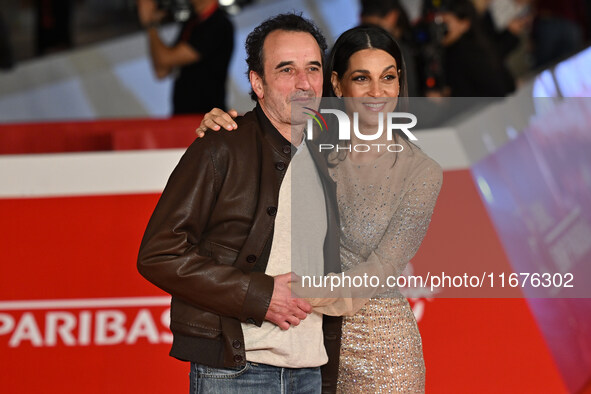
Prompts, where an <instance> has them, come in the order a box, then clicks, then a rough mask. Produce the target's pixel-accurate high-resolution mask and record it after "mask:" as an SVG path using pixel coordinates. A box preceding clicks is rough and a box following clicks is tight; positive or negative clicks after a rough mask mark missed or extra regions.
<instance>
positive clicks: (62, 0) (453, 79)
mask: <svg viewBox="0 0 591 394" xmlns="http://www.w3.org/2000/svg"><path fill="white" fill-rule="evenodd" d="M121 1H124V0H121ZM188 1H189V0H187V2H188ZM417 1H418V2H421V0H416V1H414V0H413V1H412V2H410V1H404V0H360V5H361V15H360V23H371V24H377V25H380V26H382V27H383V28H384V29H386V30H388V31H389V32H390V33H391V34H392V35H393V36H394V37H395V38H396V39H397V41H398V42H399V43H400V45H401V47H402V50H403V53H404V57H405V61H406V66H407V70H408V73H407V79H408V86H409V95H410V96H411V97H412V96H415V97H423V96H456V97H500V96H505V95H508V94H510V93H511V92H513V91H514V90H515V89H516V86H517V85H518V84H519V78H520V77H522V76H524V75H525V76H527V75H528V74H529V73H532V72H536V71H539V70H541V69H542V68H544V67H547V66H549V65H551V64H552V63H554V62H556V61H558V60H560V59H563V58H565V57H568V56H569V55H571V54H573V53H575V52H577V51H579V50H581V49H582V48H584V47H585V46H586V45H588V43H589V41H590V38H591V34H590V20H591V18H590V15H591V0H560V1H556V0H422V5H421V6H420V12H419V13H418V17H414V18H413V19H411V18H409V16H408V15H409V13H408V8H407V7H408V6H409V4H413V6H414V5H416V2H417ZM29 3H30V4H31V6H34V7H35V10H36V11H35V14H34V15H35V31H36V50H35V53H36V55H37V56H42V55H44V54H47V53H52V52H55V51H57V50H66V49H69V48H72V46H73V45H74V43H75V40H74V39H73V38H72V28H71V24H72V15H73V12H72V7H74V6H76V5H79V3H84V0H76V1H74V0H34V1H29ZM131 3H133V1H131ZM158 3H159V4H165V3H166V2H165V1H159V2H158ZM168 3H174V2H170V1H169V2H168ZM253 4H255V5H256V1H255V2H253ZM415 15H416V13H415ZM235 17H236V18H240V14H237V15H236V16H235ZM7 18H9V16H8V15H6V14H5V13H3V12H2V10H0V68H4V69H9V68H11V67H13V65H14V56H13V50H12V49H13V48H11V44H10V32H9V29H8V28H7V20H6V19H7Z"/></svg>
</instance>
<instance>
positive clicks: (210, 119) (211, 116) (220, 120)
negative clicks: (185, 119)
mask: <svg viewBox="0 0 591 394" xmlns="http://www.w3.org/2000/svg"><path fill="white" fill-rule="evenodd" d="M237 116H238V112H237V111H236V110H235V109H231V110H229V111H228V112H227V113H226V112H224V111H223V110H221V109H219V108H214V109H212V110H211V111H209V112H208V113H206V114H205V115H204V116H203V120H201V124H200V125H199V127H197V129H196V130H195V133H197V137H199V138H201V137H203V136H204V135H205V130H207V129H212V130H215V131H218V130H219V129H220V126H221V127H223V128H225V129H226V130H228V131H232V130H236V129H237V128H238V125H237V124H236V122H234V119H233V118H235V117H237Z"/></svg>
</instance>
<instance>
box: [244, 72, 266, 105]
mask: <svg viewBox="0 0 591 394" xmlns="http://www.w3.org/2000/svg"><path fill="white" fill-rule="evenodd" d="M248 79H250V86H251V87H252V91H253V92H254V94H256V95H257V97H258V98H259V99H262V98H264V96H265V95H264V93H263V92H264V90H263V78H262V77H261V76H260V75H259V74H258V73H257V72H255V71H252V70H251V71H250V72H249V73H248Z"/></svg>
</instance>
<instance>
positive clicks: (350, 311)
mask: <svg viewBox="0 0 591 394" xmlns="http://www.w3.org/2000/svg"><path fill="white" fill-rule="evenodd" d="M401 144H403V146H404V150H403V151H402V152H401V153H399V154H398V156H396V154H394V153H385V154H383V155H382V156H380V157H378V158H377V159H376V160H374V161H373V162H371V163H365V164H356V163H354V162H352V161H351V160H350V156H347V158H345V159H344V160H342V161H338V164H337V165H336V167H334V168H332V169H331V176H332V177H333V179H334V180H335V181H336V183H337V201H338V205H339V211H340V215H341V231H342V233H341V259H342V268H343V271H345V272H348V273H353V272H354V273H356V274H357V275H359V274H361V273H367V274H368V275H377V276H379V277H380V278H382V279H384V278H385V277H386V276H389V275H391V276H396V275H399V274H401V273H402V271H403V270H404V268H405V267H406V265H407V263H408V261H409V260H410V259H411V258H412V257H413V256H414V254H415V253H416V251H417V250H418V248H419V246H420V244H421V242H422V240H423V237H424V236H425V233H426V231H427V228H428V226H429V222H430V220H431V215H432V213H433V208H434V206H435V201H436V200H437V196H438V194H439V190H440V188H441V182H442V170H441V167H440V166H439V165H438V164H437V163H436V162H435V161H433V160H432V159H431V158H429V157H428V156H427V155H426V154H425V153H424V152H422V151H421V150H420V149H419V148H418V147H417V146H415V145H411V144H410V143H408V142H406V141H402V142H401ZM381 283H384V282H381ZM363 297H366V298H363ZM319 309H323V308H319ZM324 311H325V312H324V313H327V314H331V315H337V314H341V315H345V318H344V321H343V334H342V344H341V356H340V366H339V381H338V392H340V393H395V392H404V393H417V392H419V393H420V392H424V390H425V364H424V361H423V350H422V343H421V336H420V334H419V330H418V327H417V323H416V320H415V317H414V315H413V312H412V310H411V308H410V305H409V303H408V301H407V299H406V298H405V297H403V296H402V295H401V294H400V292H399V291H398V289H396V288H389V287H387V290H386V291H385V292H384V290H383V289H366V290H365V293H363V294H358V297H356V298H355V299H353V302H341V303H338V302H337V303H335V304H333V305H331V306H326V307H324Z"/></svg>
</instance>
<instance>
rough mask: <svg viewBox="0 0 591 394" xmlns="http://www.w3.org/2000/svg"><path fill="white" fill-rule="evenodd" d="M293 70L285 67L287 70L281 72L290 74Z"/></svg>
mask: <svg viewBox="0 0 591 394" xmlns="http://www.w3.org/2000/svg"><path fill="white" fill-rule="evenodd" d="M291 70H292V69H291V67H285V68H282V69H281V72H282V73H289V72H291Z"/></svg>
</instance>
